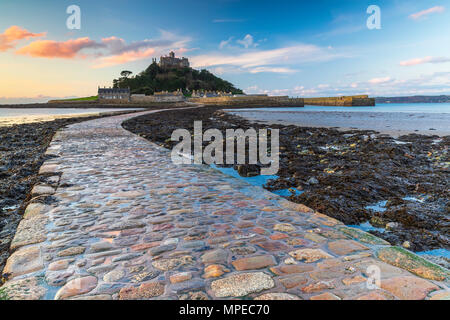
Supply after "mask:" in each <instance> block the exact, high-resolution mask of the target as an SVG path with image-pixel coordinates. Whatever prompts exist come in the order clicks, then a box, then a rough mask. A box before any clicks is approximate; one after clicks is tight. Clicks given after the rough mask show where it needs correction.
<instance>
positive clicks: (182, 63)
mask: <svg viewBox="0 0 450 320" xmlns="http://www.w3.org/2000/svg"><path fill="white" fill-rule="evenodd" d="M158 65H159V66H160V67H161V68H188V67H189V60H188V58H185V57H182V58H175V52H173V51H170V53H169V55H168V56H164V57H163V56H161V58H160V59H159V64H158Z"/></svg>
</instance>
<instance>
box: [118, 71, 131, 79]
mask: <svg viewBox="0 0 450 320" xmlns="http://www.w3.org/2000/svg"><path fill="white" fill-rule="evenodd" d="M132 73H133V72H131V71H128V70H123V71H122V72H121V73H120V75H121V76H122V77H124V78H128V77H129V76H130V75H131V74H132Z"/></svg>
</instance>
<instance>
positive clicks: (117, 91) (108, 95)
mask: <svg viewBox="0 0 450 320" xmlns="http://www.w3.org/2000/svg"><path fill="white" fill-rule="evenodd" d="M130 96H131V94H130V88H126V89H125V88H100V87H99V88H98V99H99V100H126V101H129V100H130Z"/></svg>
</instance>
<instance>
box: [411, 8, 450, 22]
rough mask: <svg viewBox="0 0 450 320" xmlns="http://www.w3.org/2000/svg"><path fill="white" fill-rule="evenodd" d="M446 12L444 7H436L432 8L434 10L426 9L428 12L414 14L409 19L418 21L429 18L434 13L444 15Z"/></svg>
mask: <svg viewBox="0 0 450 320" xmlns="http://www.w3.org/2000/svg"><path fill="white" fill-rule="evenodd" d="M444 11H445V7H443V6H436V7H432V8H429V9H426V10H422V11H419V12H416V13H413V14H411V15H410V16H409V17H410V18H411V19H414V20H418V19H420V18H423V17H426V16H428V15H430V14H432V13H442V12H444Z"/></svg>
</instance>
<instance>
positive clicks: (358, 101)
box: [305, 95, 375, 107]
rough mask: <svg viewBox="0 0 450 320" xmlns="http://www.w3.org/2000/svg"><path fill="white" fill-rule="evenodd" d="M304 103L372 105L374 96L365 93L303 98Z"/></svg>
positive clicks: (318, 104) (348, 105) (350, 105)
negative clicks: (370, 96)
mask: <svg viewBox="0 0 450 320" xmlns="http://www.w3.org/2000/svg"><path fill="white" fill-rule="evenodd" d="M305 104H306V105H315V106H346V107H352V106H374V105H375V98H369V97H368V96H367V95H359V96H342V97H323V98H305Z"/></svg>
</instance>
